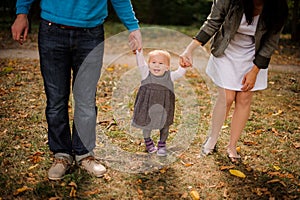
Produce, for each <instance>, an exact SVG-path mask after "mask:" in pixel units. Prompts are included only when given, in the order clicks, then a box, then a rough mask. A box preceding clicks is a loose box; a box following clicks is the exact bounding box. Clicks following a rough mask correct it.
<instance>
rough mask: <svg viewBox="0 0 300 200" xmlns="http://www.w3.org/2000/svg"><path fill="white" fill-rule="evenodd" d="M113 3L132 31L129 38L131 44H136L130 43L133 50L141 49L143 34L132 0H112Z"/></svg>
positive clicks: (122, 19) (119, 15)
mask: <svg viewBox="0 0 300 200" xmlns="http://www.w3.org/2000/svg"><path fill="white" fill-rule="evenodd" d="M111 3H112V6H113V7H114V10H115V11H116V13H117V15H118V17H119V18H120V20H121V21H122V23H123V24H124V25H125V27H126V28H127V29H128V30H129V31H130V34H129V37H128V40H129V43H130V44H134V45H130V48H131V50H133V51H134V52H135V50H137V49H138V50H141V49H142V34H141V31H140V30H139V24H138V22H139V21H138V20H137V18H136V17H135V13H134V11H133V7H132V4H131V2H130V0H111Z"/></svg>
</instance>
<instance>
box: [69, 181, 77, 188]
mask: <svg viewBox="0 0 300 200" xmlns="http://www.w3.org/2000/svg"><path fill="white" fill-rule="evenodd" d="M69 186H71V187H73V188H77V184H76V183H74V182H73V181H72V182H70V183H69Z"/></svg>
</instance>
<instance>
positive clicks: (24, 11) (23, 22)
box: [11, 0, 34, 44]
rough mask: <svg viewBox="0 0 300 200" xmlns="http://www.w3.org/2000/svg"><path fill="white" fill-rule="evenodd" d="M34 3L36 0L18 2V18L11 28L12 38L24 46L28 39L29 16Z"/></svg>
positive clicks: (19, 0) (20, 0)
mask: <svg viewBox="0 0 300 200" xmlns="http://www.w3.org/2000/svg"><path fill="white" fill-rule="evenodd" d="M33 2H34V0H18V1H17V3H16V14H17V17H16V19H15V21H14V23H13V25H12V26H11V34H12V38H13V39H14V40H16V41H18V42H19V43H20V44H23V43H24V42H25V41H26V39H27V35H28V29H29V22H28V17H27V15H28V12H29V10H30V6H31V4H32V3H33Z"/></svg>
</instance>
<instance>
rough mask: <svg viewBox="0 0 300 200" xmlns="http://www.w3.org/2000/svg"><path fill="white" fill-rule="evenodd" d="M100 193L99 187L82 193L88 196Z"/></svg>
mask: <svg viewBox="0 0 300 200" xmlns="http://www.w3.org/2000/svg"><path fill="white" fill-rule="evenodd" d="M99 193H100V189H99V188H96V189H94V190H92V191H85V192H84V194H85V195H87V196H90V195H93V194H99Z"/></svg>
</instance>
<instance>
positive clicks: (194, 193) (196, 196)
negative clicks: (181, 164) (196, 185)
mask: <svg viewBox="0 0 300 200" xmlns="http://www.w3.org/2000/svg"><path fill="white" fill-rule="evenodd" d="M190 195H191V197H192V199H193V200H199V199H200V196H199V193H198V192H197V191H196V190H192V191H191V192H190Z"/></svg>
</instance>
